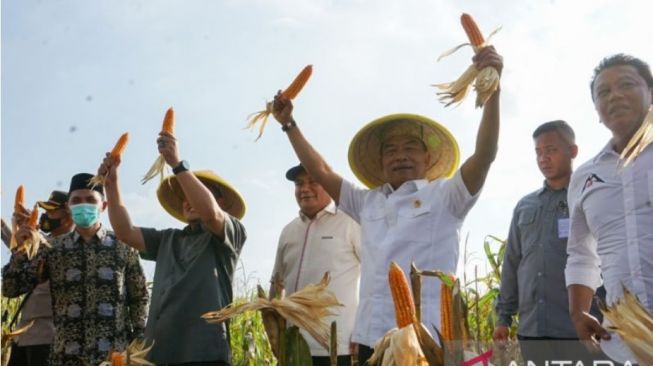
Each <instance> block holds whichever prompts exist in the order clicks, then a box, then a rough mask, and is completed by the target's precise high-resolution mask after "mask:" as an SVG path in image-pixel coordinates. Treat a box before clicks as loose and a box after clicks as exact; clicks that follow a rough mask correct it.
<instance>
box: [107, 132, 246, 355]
mask: <svg viewBox="0 0 653 366" xmlns="http://www.w3.org/2000/svg"><path fill="white" fill-rule="evenodd" d="M157 143H158V148H159V153H160V154H161V155H162V156H163V157H164V159H165V161H166V163H167V164H168V165H169V166H170V167H172V168H173V169H172V171H173V173H174V175H173V176H170V177H167V178H166V179H164V180H163V181H162V182H161V184H160V185H159V188H158V189H157V196H158V198H159V202H160V203H161V205H162V206H163V208H164V209H165V210H166V211H167V212H168V213H169V214H170V215H172V216H173V217H175V218H176V219H178V220H180V221H182V222H184V223H186V224H188V225H187V226H186V227H185V228H184V229H183V230H179V229H167V230H155V229H148V228H140V227H137V226H134V225H133V224H132V222H131V220H130V218H129V213H128V212H127V208H126V207H125V205H124V203H123V202H122V198H121V195H120V189H119V185H118V166H119V165H120V160H119V159H114V158H111V157H110V155H109V154H107V158H105V159H104V162H103V164H102V165H101V166H100V169H99V174H107V183H106V186H107V198H108V201H109V219H110V220H111V225H112V226H113V228H114V230H115V231H116V235H118V237H119V238H121V240H123V241H124V242H125V243H127V244H128V245H130V246H132V247H134V248H136V249H137V250H138V251H139V252H140V253H141V256H142V258H144V259H148V260H153V261H156V269H155V272H154V287H153V289H152V303H151V305H150V313H149V317H148V322H147V328H146V332H145V336H146V339H147V340H149V341H154V345H153V348H152V350H151V351H150V354H149V356H148V358H149V360H150V361H152V362H154V363H156V364H190V363H192V364H193V365H230V364H231V349H230V347H229V330H228V327H227V324H225V323H220V324H208V323H207V322H206V321H205V320H204V319H202V318H201V315H202V314H204V313H206V312H209V311H213V310H216V309H220V308H223V307H225V306H227V305H229V304H230V303H231V302H232V299H233V289H232V281H233V275H234V269H235V267H236V263H237V261H238V256H239V255H240V251H241V249H242V247H243V244H244V242H245V238H246V233H245V228H244V227H243V225H242V224H241V223H240V221H239V219H241V218H242V217H243V216H244V214H245V201H244V200H243V198H242V197H241V195H240V193H239V192H238V191H237V190H236V189H235V188H234V187H233V186H232V185H231V184H229V183H228V182H227V181H226V180H224V179H223V178H221V177H219V176H218V175H216V174H215V173H213V172H211V171H207V170H204V171H196V172H191V171H190V170H189V165H188V163H187V162H186V161H184V160H181V159H180V158H179V151H178V148H177V140H176V139H175V138H174V137H173V136H172V135H170V134H167V133H165V132H162V133H161V135H160V137H159V139H158V140H157Z"/></svg>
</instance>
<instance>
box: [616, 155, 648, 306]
mask: <svg viewBox="0 0 653 366" xmlns="http://www.w3.org/2000/svg"><path fill="white" fill-rule="evenodd" d="M635 171H636V169H635V166H633V167H631V169H624V170H623V172H622V174H621V184H622V190H623V199H624V211H625V212H624V220H625V221H626V222H625V226H626V252H627V255H628V266H629V269H630V276H631V279H632V289H631V290H632V291H633V292H634V293H635V294H636V295H637V297H638V298H639V299H640V301H642V302H644V304H648V301H647V300H648V299H647V296H646V288H645V285H644V281H643V280H642V266H641V262H640V258H639V250H640V248H639V240H638V239H637V238H638V227H637V198H636V195H635V184H636V177H635ZM643 173H644V174H645V171H643Z"/></svg>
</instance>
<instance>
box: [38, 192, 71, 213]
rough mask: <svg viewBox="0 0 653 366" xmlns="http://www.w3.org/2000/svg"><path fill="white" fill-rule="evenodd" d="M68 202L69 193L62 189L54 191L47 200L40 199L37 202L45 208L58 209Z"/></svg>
mask: <svg viewBox="0 0 653 366" xmlns="http://www.w3.org/2000/svg"><path fill="white" fill-rule="evenodd" d="M66 202H68V193H66V192H62V191H52V193H50V197H49V198H48V200H47V201H38V202H36V204H38V205H39V207H41V208H42V209H44V210H56V209H58V208H63V207H64V205H65V204H66Z"/></svg>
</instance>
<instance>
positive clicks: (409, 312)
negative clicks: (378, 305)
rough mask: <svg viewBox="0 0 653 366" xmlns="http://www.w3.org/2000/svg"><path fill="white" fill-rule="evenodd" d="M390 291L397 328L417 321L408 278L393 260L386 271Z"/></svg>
mask: <svg viewBox="0 0 653 366" xmlns="http://www.w3.org/2000/svg"><path fill="white" fill-rule="evenodd" d="M388 281H389V282H390V292H391V293H392V300H393V301H394V305H395V317H396V320H397V327H398V328H399V329H401V328H403V327H405V326H407V325H409V324H413V323H415V322H416V321H417V318H416V316H415V303H413V297H412V295H411V293H410V287H408V280H406V275H405V274H404V271H403V270H402V269H401V267H399V265H398V264H397V263H395V262H392V263H390V271H389V272H388Z"/></svg>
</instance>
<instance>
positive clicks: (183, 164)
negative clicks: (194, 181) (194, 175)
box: [172, 160, 190, 175]
mask: <svg viewBox="0 0 653 366" xmlns="http://www.w3.org/2000/svg"><path fill="white" fill-rule="evenodd" d="M189 170H190V164H188V162H187V161H186V160H182V161H180V162H179V164H178V165H177V166H176V167H174V168H172V173H173V174H174V175H177V174H179V173H182V172H187V171H189Z"/></svg>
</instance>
